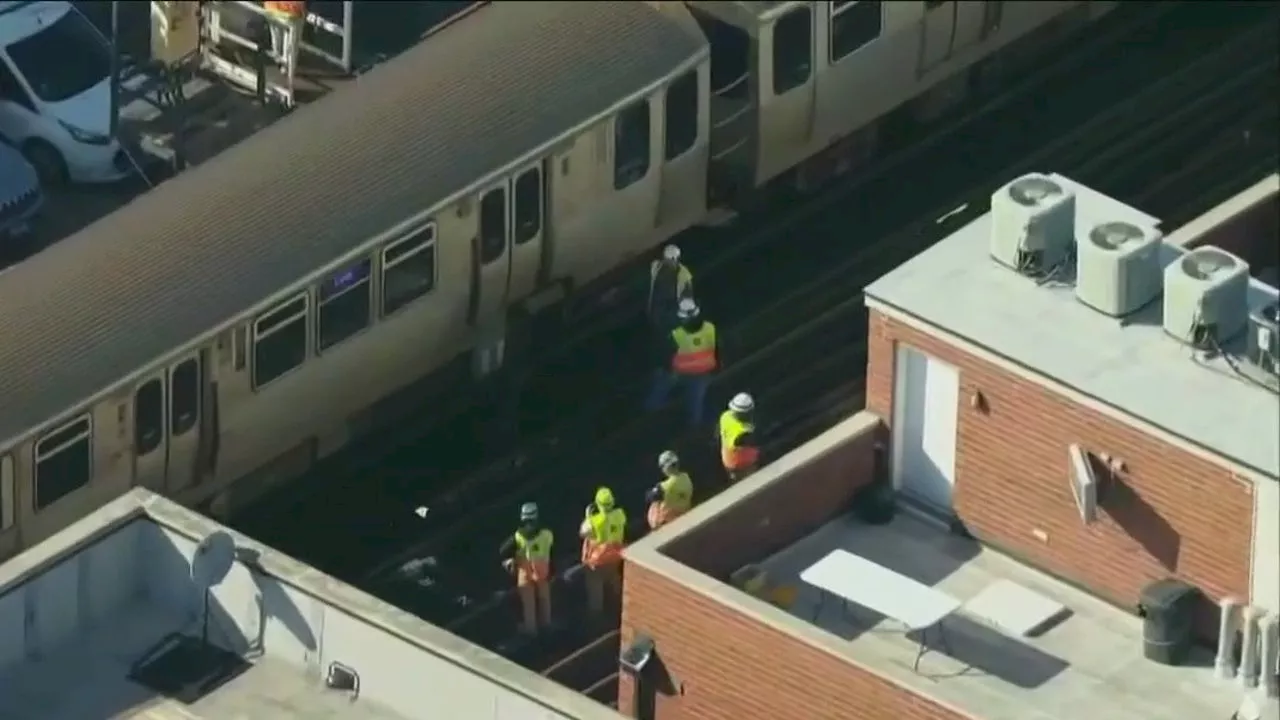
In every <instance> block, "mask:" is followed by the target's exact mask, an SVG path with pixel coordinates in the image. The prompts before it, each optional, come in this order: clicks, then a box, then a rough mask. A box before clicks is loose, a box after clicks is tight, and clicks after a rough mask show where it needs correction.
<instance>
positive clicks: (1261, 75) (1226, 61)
mask: <svg viewBox="0 0 1280 720" xmlns="http://www.w3.org/2000/svg"><path fill="white" fill-rule="evenodd" d="M1269 36H1270V29H1269V28H1265V27H1263V28H1260V29H1258V30H1254V31H1252V32H1249V33H1245V34H1243V35H1241V36H1239V37H1237V38H1235V39H1233V41H1232V42H1230V43H1228V44H1225V45H1223V46H1222V47H1220V48H1219V49H1218V50H1217V51H1216V52H1213V53H1210V54H1209V55H1207V56H1206V57H1203V58H1200V59H1199V60H1198V61H1197V62H1195V63H1193V64H1191V65H1189V66H1187V67H1185V68H1183V69H1182V70H1181V71H1180V72H1177V73H1174V74H1171V75H1170V76H1169V77H1167V78H1166V79H1164V80H1163V81H1161V82H1159V83H1156V84H1155V85H1153V86H1152V87H1150V88H1148V89H1147V90H1145V91H1144V92H1142V93H1140V94H1136V95H1134V96H1132V97H1130V98H1128V99H1127V100H1126V101H1124V102H1121V103H1118V104H1117V105H1115V106H1114V107H1112V108H1111V109H1109V110H1108V111H1107V112H1106V113H1104V114H1102V115H1100V116H1098V117H1096V118H1095V119H1094V120H1093V121H1091V122H1090V123H1088V124H1086V125H1085V126H1082V127H1080V128H1078V129H1077V131H1076V132H1075V133H1072V134H1070V135H1068V136H1065V137H1063V138H1061V139H1060V140H1059V141H1057V142H1055V143H1053V144H1052V145H1050V146H1049V147H1046V148H1044V149H1042V150H1041V151H1039V152H1037V153H1035V154H1033V155H1031V156H1028V157H1025V158H1023V159H1021V160H1019V161H1018V162H1015V163H1013V164H1011V165H1009V166H1007V167H1003V168H1000V170H999V171H998V172H996V173H994V174H993V175H991V176H990V177H989V178H987V179H985V181H984V182H982V183H981V184H980V185H978V186H977V187H974V188H973V189H971V190H970V191H969V192H967V193H965V194H964V195H963V196H961V197H960V198H959V199H958V200H957V201H956V202H953V203H947V204H942V205H939V206H938V208H937V209H936V210H935V212H933V213H930V214H927V215H926V216H924V218H923V219H920V220H917V221H916V222H914V223H912V224H910V225H909V226H908V227H906V228H905V229H903V230H901V231H899V232H896V233H893V234H891V235H888V236H886V237H884V238H883V239H882V241H881V242H879V243H876V244H874V245H872V246H870V247H868V248H866V249H864V250H863V251H862V252H861V253H859V254H858V255H856V256H855V257H853V258H851V259H848V260H846V261H845V262H844V263H842V264H839V265H836V266H833V267H832V268H831V269H830V270H829V271H828V272H827V273H826V274H824V275H821V276H819V277H817V278H815V279H813V280H811V281H810V282H809V283H807V284H806V285H804V286H802V287H799V288H796V289H794V290H792V291H791V292H789V293H787V294H786V295H785V296H784V297H782V298H780V299H778V300H777V301H776V302H774V303H773V304H772V305H770V306H769V307H768V308H766V309H765V310H763V311H761V312H760V313H757V314H756V315H754V316H753V317H752V318H751V321H750V323H749V324H747V325H745V326H744V327H742V328H740V329H738V330H736V331H735V333H734V334H735V335H736V336H737V341H738V343H740V346H741V347H744V348H750V350H751V351H750V352H749V353H746V354H744V355H743V356H742V357H741V358H740V359H739V360H738V361H737V362H736V363H735V364H734V365H733V366H732V367H731V368H729V369H727V370H726V373H725V377H724V378H722V379H720V380H719V382H721V383H723V384H728V388H730V389H731V388H736V387H740V386H744V385H745V386H748V387H753V388H765V389H766V390H765V392H763V393H759V394H760V395H762V396H763V397H762V398H761V405H762V406H763V407H765V408H767V412H768V413H769V414H770V415H772V417H773V418H774V419H775V422H774V423H773V425H772V426H771V427H770V428H769V429H768V432H767V433H766V436H767V437H768V439H769V442H768V448H769V451H770V452H769V454H770V455H771V456H776V454H778V453H782V452H785V451H786V450H788V449H790V448H791V447H794V446H795V445H796V444H798V443H799V442H801V441H803V440H804V439H806V438H808V437H810V436H812V435H813V434H814V433H815V432H816V431H818V430H820V429H821V428H823V427H825V426H827V425H829V424H830V423H831V422H832V421H833V420H834V419H836V418H838V417H842V416H844V415H846V414H847V413H848V412H850V411H852V410H856V409H858V408H860V407H861V405H862V387H861V380H860V379H859V376H860V375H861V372H860V369H861V368H862V367H865V361H866V357H865V349H866V348H865V336H866V325H865V314H864V313H863V311H862V308H861V297H860V290H861V288H862V287H863V285H865V284H866V282H868V281H870V280H871V279H873V278H874V277H876V276H877V275H878V274H879V273H880V272H881V271H882V270H883V269H884V268H887V267H892V266H894V265H896V264H898V263H900V262H901V261H903V260H906V259H907V258H909V257H910V256H912V255H914V254H915V253H916V252H918V251H919V250H921V249H923V248H925V247H927V246H928V245H930V244H932V243H933V242H934V241H936V239H938V238H939V237H941V236H943V235H945V234H947V233H948V232H950V231H951V230H952V229H954V228H955V227H956V226H958V225H960V224H963V223H965V222H968V221H969V220H971V219H972V218H973V217H975V216H977V215H979V214H981V213H982V212H985V211H986V207H987V203H988V198H989V196H990V193H991V192H992V191H993V190H994V188H995V187H997V186H998V185H999V184H1001V183H1003V182H1005V181H1006V180H1007V179H1008V178H1009V177H1011V176H1014V175H1016V174H1019V173H1022V172H1026V171H1028V170H1032V169H1044V168H1048V169H1053V170H1057V171H1060V172H1064V173H1066V174H1068V175H1070V176H1072V177H1074V178H1076V179H1078V180H1081V181H1083V182H1085V183H1086V184H1089V185H1092V186H1094V187H1098V188H1100V189H1103V190H1105V191H1107V192H1109V193H1111V194H1114V195H1116V196H1118V197H1120V199H1122V200H1124V201H1126V202H1129V203H1131V204H1135V205H1138V206H1140V207H1143V208H1144V209H1146V210H1147V211H1149V212H1152V213H1153V214H1155V215H1157V216H1159V217H1162V218H1165V219H1166V224H1167V227H1168V228H1169V229H1172V228H1174V227H1177V226H1178V225H1180V224H1182V223H1184V222H1186V221H1187V220H1189V219H1191V218H1192V217H1194V216H1195V215H1197V214H1199V213H1200V212H1202V211H1204V210H1206V209H1208V207H1210V206H1212V205H1214V204H1216V203H1217V202H1219V201H1220V200H1221V199H1223V198H1224V197H1225V195H1227V194H1230V192H1233V189H1232V188H1234V187H1237V186H1243V185H1247V184H1248V183H1249V182H1251V181H1253V180H1255V179H1256V177H1257V176H1258V174H1260V172H1261V171H1263V169H1265V168H1269V167H1274V164H1275V160H1276V143H1275V140H1274V138H1273V137H1271V136H1273V135H1274V133H1270V134H1268V133H1267V132H1266V130H1267V129H1268V128H1272V127H1274V125H1275V123H1276V122H1277V120H1278V118H1277V110H1276V106H1275V103H1274V102H1273V101H1272V100H1271V98H1273V97H1275V93H1276V92H1277V89H1278V81H1277V78H1276V77H1275V74H1274V72H1273V68H1274V65H1275V62H1276V59H1277V58H1276V49H1275V47H1274V43H1273V42H1272V41H1271V38H1270V37H1269ZM1263 136H1267V137H1263ZM797 317H804V318H810V319H809V320H807V321H806V322H804V323H802V324H797V323H796V318H797ZM851 368H858V370H853V371H852V372H851ZM673 413H674V409H672V410H669V411H667V415H666V416H665V417H656V418H645V419H642V420H640V421H638V422H635V423H631V424H626V425H624V426H623V427H621V428H619V429H618V431H617V432H616V433H613V434H611V435H606V436H604V437H601V435H602V434H603V433H601V432H600V431H599V428H601V427H608V425H607V424H605V423H602V422H601V417H600V416H598V415H591V414H590V413H586V414H584V416H583V419H582V421H581V425H580V427H579V430H578V432H577V433H575V434H572V435H569V434H565V435H561V437H560V442H559V443H558V445H559V448H560V449H559V451H558V452H554V453H552V454H551V455H549V456H548V457H546V458H539V459H537V460H536V461H533V460H527V461H526V462H525V463H524V464H523V466H521V467H519V468H511V467H508V468H507V469H506V474H505V475H503V476H501V477H498V476H496V475H495V474H493V473H491V474H490V475H489V476H484V475H483V474H482V475H481V476H477V477H473V478H471V479H469V480H468V481H466V482H464V483H461V484H460V485H459V487H460V488H465V490H459V491H458V492H461V493H462V494H463V495H462V496H461V497H463V498H464V499H465V501H463V502H461V503H460V504H461V505H463V506H466V507H468V508H470V510H471V511H470V512H468V513H465V514H463V515H460V516H454V517H452V518H451V522H448V523H445V524H442V525H438V526H434V527H428V528H426V530H425V534H426V537H424V538H422V540H421V541H420V542H418V543H417V544H415V545H414V547H413V548H412V551H411V553H410V554H411V555H412V556H414V557H415V558H417V559H419V560H422V559H426V558H431V559H432V560H431V561H424V562H419V563H417V564H413V565H411V566H410V567H411V572H409V573H406V572H405V570H404V565H403V564H402V563H401V562H400V560H403V559H404V557H403V556H402V557H401V558H399V559H397V561H396V562H392V563H385V564H384V565H383V566H380V567H378V568H375V569H374V570H373V571H372V572H371V573H370V574H369V576H367V577H366V578H365V582H364V583H363V584H365V585H366V587H369V589H371V590H373V591H374V592H377V593H378V594H380V595H382V596H384V597H387V598H388V599H391V600H392V601H394V602H397V604H399V605H401V606H402V607H405V608H406V609H408V610H410V611H412V612H414V613H415V614H418V615H420V616H422V617H424V618H425V619H428V620H431V621H433V622H437V623H439V624H441V625H444V626H445V627H447V628H449V629H450V630H451V631H453V632H455V633H457V634H459V635H461V636H464V637H467V638H469V639H471V640H473V641H476V642H478V643H480V644H483V645H486V646H489V647H498V648H501V647H503V645H504V642H505V641H506V640H507V639H508V638H509V636H510V631H511V630H512V627H513V626H512V622H511V620H512V617H511V613H510V612H509V611H510V607H509V597H508V596H507V593H506V592H505V586H506V585H507V584H508V583H509V580H507V579H506V578H505V577H504V576H503V575H502V573H501V572H500V570H499V569H498V567H497V563H496V561H495V558H494V557H493V555H492V551H491V550H489V548H488V547H487V546H488V545H492V544H493V542H492V540H496V539H497V538H500V537H501V536H502V535H503V533H504V530H506V529H507V528H508V526H509V525H510V524H511V513H512V512H513V509H514V508H515V507H517V506H518V504H519V503H520V502H521V501H523V500H526V499H541V500H543V501H544V514H545V515H546V516H547V517H546V519H547V520H548V522H549V524H550V525H551V526H552V527H553V528H556V529H558V530H561V531H562V533H563V531H564V530H565V529H572V528H573V527H575V526H576V522H577V520H578V519H579V516H578V515H577V513H579V512H580V508H581V506H582V505H583V504H585V502H586V500H587V499H588V498H589V497H590V491H591V489H592V488H593V487H594V486H595V485H597V484H600V483H601V482H608V483H609V484H610V485H611V486H612V487H613V488H614V490H615V493H618V494H619V496H620V497H622V498H624V502H626V504H628V505H630V506H631V507H632V508H635V507H636V506H637V504H638V503H637V501H638V500H639V498H640V495H641V493H642V492H643V490H644V488H645V487H646V486H647V485H649V484H651V483H652V482H653V481H654V480H655V477H654V471H653V468H652V461H653V457H654V456H655V455H656V452H657V451H658V450H659V449H660V448H662V447H663V446H664V445H666V444H667V443H668V442H669V441H670V438H669V434H668V433H666V432H665V429H666V428H669V427H671V426H672V420H673V418H672V417H671V415H672V414H673ZM683 444H684V445H685V447H684V448H683V449H684V450H685V452H684V454H685V455H686V456H687V457H691V458H693V459H694V463H695V467H694V473H695V474H694V477H695V478H697V480H696V482H697V483H698V491H699V494H700V495H702V496H704V497H705V495H706V494H707V491H708V490H714V487H713V484H712V483H711V482H709V481H708V479H709V478H712V477H715V473H714V471H712V468H713V467H714V457H713V455H712V453H711V452H710V448H708V447H707V446H706V443H705V439H703V438H684V443H683ZM548 498H553V499H554V501H553V502H550V503H548V502H545V501H546V500H547V499H548ZM562 537H565V535H564V534H562ZM568 537H572V533H571V532H570V533H568ZM485 539H490V542H485ZM567 544H568V545H570V546H571V547H569V548H562V550H563V551H564V552H562V553H557V558H558V559H559V560H561V561H562V562H561V567H567V566H568V565H569V564H571V563H572V562H573V558H572V551H573V549H574V548H573V547H572V545H573V543H571V542H570V543H567ZM572 575H573V573H572V571H570V572H569V573H567V574H566V580H565V581H566V582H569V583H572V579H571V578H572ZM497 588H503V590H496V589H497ZM579 594H580V593H578V592H576V590H575V589H569V591H568V592H567V593H566V592H560V593H559V594H558V596H559V597H560V598H568V599H569V600H568V603H569V604H570V605H571V606H573V605H574V604H575V603H576V598H577V596H578V595H579ZM563 604H564V602H563V601H562V607H563ZM571 612H572V611H571ZM562 639H563V641H564V644H559V643H557V644H553V646H549V647H535V648H529V647H525V648H516V649H515V650H514V651H513V652H514V654H515V655H516V656H517V657H518V658H519V659H521V660H522V661H524V662H526V663H527V664H529V665H531V666H533V667H536V668H540V669H541V670H542V671H543V672H544V674H547V675H548V676H549V677H552V678H554V679H557V680H559V681H561V682H564V683H565V684H568V685H570V686H571V687H574V688H575V689H578V690H582V691H584V692H587V693H588V694H591V695H593V696H595V697H597V698H598V699H602V698H607V697H608V696H609V695H610V693H611V691H612V685H611V683H612V682H613V681H614V678H613V677H612V673H613V668H614V667H615V665H616V662H615V661H616V652H617V639H616V628H606V629H604V630H603V631H602V632H598V633H595V634H591V635H587V636H585V637H584V636H583V635H581V634H575V633H573V632H568V633H566V635H565V636H564V638H562Z"/></svg>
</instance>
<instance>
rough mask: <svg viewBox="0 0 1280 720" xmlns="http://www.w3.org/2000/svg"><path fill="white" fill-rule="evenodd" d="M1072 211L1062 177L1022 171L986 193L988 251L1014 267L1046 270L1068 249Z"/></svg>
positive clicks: (1073, 205)
mask: <svg viewBox="0 0 1280 720" xmlns="http://www.w3.org/2000/svg"><path fill="white" fill-rule="evenodd" d="M1075 215H1076V196H1075V193H1074V192H1073V191H1072V190H1071V188H1069V187H1067V186H1066V185H1065V183H1064V182H1063V181H1062V179H1061V178H1058V177H1057V176H1053V175H1040V174H1034V173H1033V174H1030V175H1023V176H1022V177H1020V178H1018V179H1017V180H1014V181H1013V182H1011V183H1009V184H1008V185H1005V186H1004V187H1002V188H1000V189H999V190H997V191H996V192H995V193H994V194H993V195H992V196H991V257H993V258H995V259H996V262H999V263H1000V264H1002V265H1006V266H1008V267H1011V268H1013V269H1014V270H1017V271H1018V272H1023V273H1027V274H1036V273H1044V272H1048V271H1050V270H1052V269H1053V268H1055V267H1057V266H1058V265H1059V264H1061V263H1062V262H1065V261H1066V259H1067V256H1068V255H1069V254H1070V252H1071V243H1072V242H1073V240H1074V237H1073V233H1074V228H1075Z"/></svg>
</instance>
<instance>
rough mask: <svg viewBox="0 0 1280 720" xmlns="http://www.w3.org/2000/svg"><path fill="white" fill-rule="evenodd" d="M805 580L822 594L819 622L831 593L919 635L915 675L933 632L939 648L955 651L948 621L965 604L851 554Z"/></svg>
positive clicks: (823, 564)
mask: <svg viewBox="0 0 1280 720" xmlns="http://www.w3.org/2000/svg"><path fill="white" fill-rule="evenodd" d="M800 579H801V580H803V581H804V582H805V583H806V584H808V585H812V586H813V587H815V588H817V589H818V590H819V591H820V592H821V594H820V595H819V596H818V603H817V605H816V606H815V608H814V612H813V619H814V620H817V618H818V615H819V614H820V613H821V612H822V608H823V606H824V605H825V602H826V598H827V595H829V594H830V595H834V596H836V597H838V598H840V600H841V602H842V603H844V604H845V607H846V609H847V607H848V605H847V603H850V602H852V603H856V604H858V605H861V606H863V607H865V608H868V609H870V610H874V611H875V612H877V613H880V614H881V615H884V616H885V617H887V618H890V619H892V620H895V621H897V622H899V623H901V624H902V625H903V626H904V627H905V628H906V632H908V633H910V632H917V633H919V641H920V642H919V645H918V646H917V647H916V658H915V662H914V663H912V665H911V669H912V670H918V669H919V668H920V658H921V657H923V656H924V653H925V651H926V650H927V649H928V645H927V640H928V633H929V631H930V630H933V631H935V632H936V634H937V638H938V641H939V645H940V646H941V647H942V648H943V649H944V650H946V651H947V652H950V647H949V646H948V645H947V635H946V628H945V627H944V626H943V624H942V621H943V620H944V619H946V617H947V616H948V615H951V614H952V613H954V612H955V611H956V610H957V609H959V607H960V601H959V600H957V599H956V598H954V597H951V596H950V595H948V594H947V593H944V592H942V591H941V590H936V589H934V588H931V587H929V586H928V585H925V584H923V583H920V582H917V581H916V580H913V579H911V578H909V577H907V576H905V575H903V574H901V573H898V572H895V571H893V570H890V569H889V568H886V567H884V566H882V565H878V564H876V563H874V562H871V561H870V560H867V559H866V558H863V557H859V556H857V555H854V554H853V553H851V552H848V551H846V550H833V551H831V552H830V553H829V554H828V555H827V556H826V557H824V558H822V559H821V560H819V561H818V562H816V563H814V564H813V565H811V566H809V568H808V569H806V570H805V571H804V572H802V573H800Z"/></svg>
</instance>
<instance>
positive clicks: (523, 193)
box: [508, 160, 549, 300]
mask: <svg viewBox="0 0 1280 720" xmlns="http://www.w3.org/2000/svg"><path fill="white" fill-rule="evenodd" d="M542 178H543V165H542V161H541V160H539V161H538V162H536V163H534V164H532V165H530V166H529V167H526V168H525V169H523V170H521V171H519V172H517V173H516V174H515V177H514V179H512V180H511V189H510V193H509V194H510V198H511V236H512V237H511V283H510V287H509V290H508V295H509V297H510V298H511V299H512V300H523V299H524V298H527V297H529V296H530V295H532V294H534V293H535V292H537V291H538V289H539V286H540V285H541V284H542V281H543V279H545V278H546V276H547V271H548V269H549V268H548V267H547V255H546V250H545V245H544V243H545V242H546V228H545V227H543V226H544V224H545V223H544V222H543V217H544V216H545V215H546V213H545V212H544V209H545V208H546V193H545V190H544V188H545V187H546V186H545V184H544V183H543V180H542Z"/></svg>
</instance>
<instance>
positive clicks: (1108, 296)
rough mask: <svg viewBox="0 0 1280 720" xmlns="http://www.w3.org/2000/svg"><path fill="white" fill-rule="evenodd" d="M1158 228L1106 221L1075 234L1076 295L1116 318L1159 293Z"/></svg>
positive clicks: (1084, 301)
mask: <svg viewBox="0 0 1280 720" xmlns="http://www.w3.org/2000/svg"><path fill="white" fill-rule="evenodd" d="M1162 237H1163V236H1162V235H1161V233H1160V231H1159V230H1157V229H1156V228H1153V227H1138V226H1137V225H1134V224H1132V223H1127V222H1104V223H1099V224H1097V225H1094V226H1092V227H1082V228H1080V232H1079V233H1077V235H1076V297H1077V298H1079V299H1080V302H1083V303H1084V304H1085V305H1088V306H1089V307H1091V308H1093V309H1095V310H1098V311H1101V312H1104V313H1106V314H1108V315H1111V316H1113V317H1121V316H1123V315H1128V314H1129V313H1132V312H1134V311H1135V310H1138V309H1140V308H1141V307H1142V306H1144V305H1146V304H1147V303H1149V302H1151V301H1152V300H1155V299H1156V296H1157V295H1159V294H1160V240H1161V238H1162Z"/></svg>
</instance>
